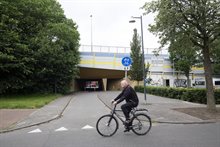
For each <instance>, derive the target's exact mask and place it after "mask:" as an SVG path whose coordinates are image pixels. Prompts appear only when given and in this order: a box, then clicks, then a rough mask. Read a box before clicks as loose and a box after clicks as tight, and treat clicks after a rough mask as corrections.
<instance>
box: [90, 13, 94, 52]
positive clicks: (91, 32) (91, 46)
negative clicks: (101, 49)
mask: <svg viewBox="0 0 220 147" xmlns="http://www.w3.org/2000/svg"><path fill="white" fill-rule="evenodd" d="M90 17H91V52H93V42H92V15H90Z"/></svg>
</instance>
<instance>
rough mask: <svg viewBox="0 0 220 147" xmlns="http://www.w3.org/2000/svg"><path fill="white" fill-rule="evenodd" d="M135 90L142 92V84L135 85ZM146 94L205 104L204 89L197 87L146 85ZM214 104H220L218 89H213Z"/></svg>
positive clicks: (219, 91)
mask: <svg viewBox="0 0 220 147" xmlns="http://www.w3.org/2000/svg"><path fill="white" fill-rule="evenodd" d="M135 91H137V92H141V93H143V92H144V87H143V86H135ZM146 91H147V93H148V94H153V95H157V96H162V97H169V98H173V99H180V100H184V101H189V102H194V103H201V104H206V101H207V100H206V89H199V88H171V87H153V86H147V87H146ZM214 94H215V99H216V104H220V89H216V90H215V93H214Z"/></svg>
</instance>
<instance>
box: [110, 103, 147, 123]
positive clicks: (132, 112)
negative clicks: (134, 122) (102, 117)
mask: <svg viewBox="0 0 220 147" xmlns="http://www.w3.org/2000/svg"><path fill="white" fill-rule="evenodd" d="M116 106H117V105H114V107H113V109H112V110H111V115H112V117H113V116H116V117H117V118H118V119H119V120H121V122H122V123H125V121H124V120H123V119H122V117H121V116H120V115H119V114H118V113H117V112H116V111H122V110H116ZM137 111H147V112H148V110H147V109H144V108H141V109H137V108H132V110H131V112H130V113H131V115H133V116H132V117H135V113H136V112H137ZM111 119H112V118H111ZM111 119H110V120H109V122H111Z"/></svg>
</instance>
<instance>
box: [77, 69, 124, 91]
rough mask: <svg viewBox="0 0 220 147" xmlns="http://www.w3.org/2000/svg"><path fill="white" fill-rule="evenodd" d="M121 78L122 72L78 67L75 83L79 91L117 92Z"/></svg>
mask: <svg viewBox="0 0 220 147" xmlns="http://www.w3.org/2000/svg"><path fill="white" fill-rule="evenodd" d="M123 77H124V71H120V70H109V69H97V68H82V67H80V75H79V78H78V79H76V80H75V81H76V87H77V89H78V90H79V91H105V90H119V89H120V80H121V79H123Z"/></svg>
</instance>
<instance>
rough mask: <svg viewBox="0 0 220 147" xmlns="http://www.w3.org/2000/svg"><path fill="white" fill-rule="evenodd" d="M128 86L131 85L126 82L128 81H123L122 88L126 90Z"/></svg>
mask: <svg viewBox="0 0 220 147" xmlns="http://www.w3.org/2000/svg"><path fill="white" fill-rule="evenodd" d="M128 85H129V83H128V81H126V80H122V81H121V87H122V88H126V87H127V86H128Z"/></svg>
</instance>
